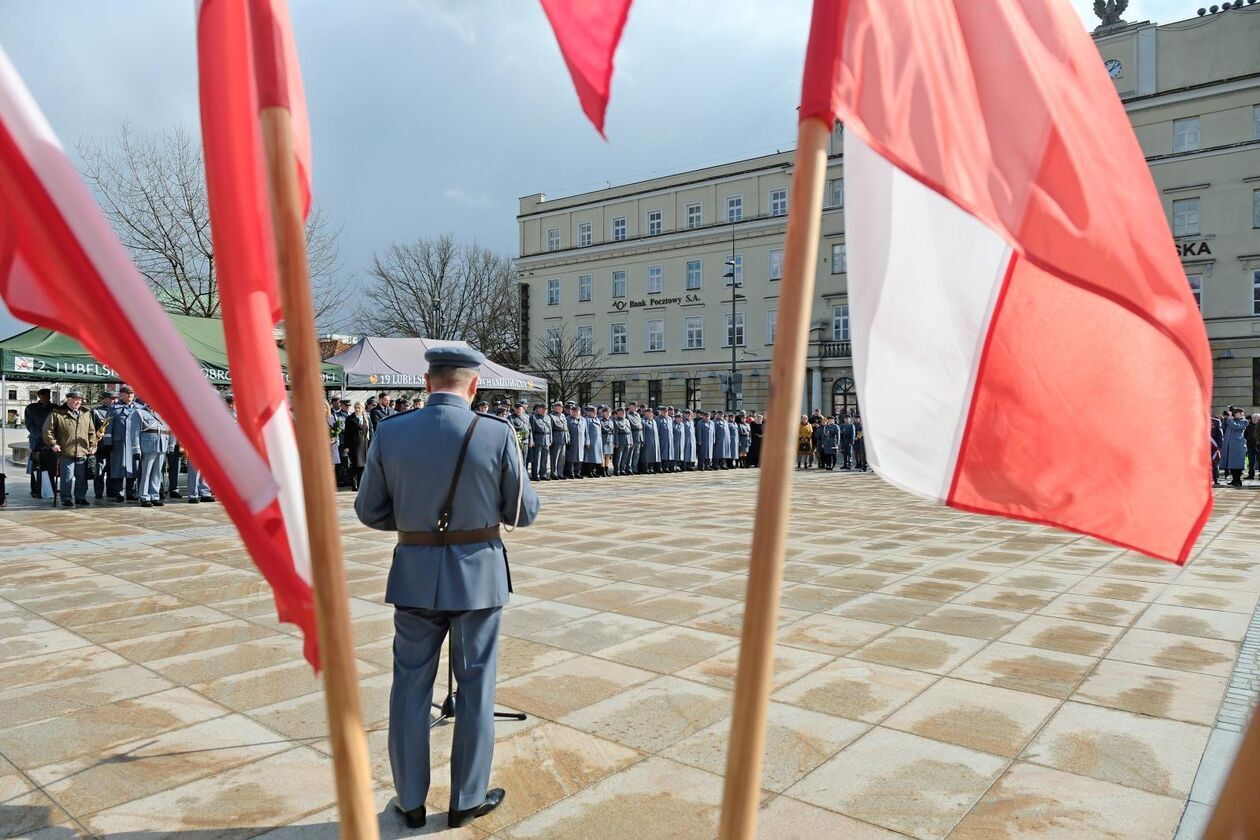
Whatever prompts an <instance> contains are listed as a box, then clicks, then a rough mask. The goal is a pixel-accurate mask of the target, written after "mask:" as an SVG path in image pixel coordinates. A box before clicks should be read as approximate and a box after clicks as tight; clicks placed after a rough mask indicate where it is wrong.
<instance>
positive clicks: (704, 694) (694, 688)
mask: <svg viewBox="0 0 1260 840" xmlns="http://www.w3.org/2000/svg"><path fill="white" fill-rule="evenodd" d="M730 707H731V693H730V692H729V691H722V690H721V689H717V688H712V687H710V686H706V685H701V684H699V683H695V682H691V681H690V680H681V679H678V678H676V677H658V678H657V679H655V680H653V681H651V682H649V683H646V684H644V685H640V686H636V687H634V688H629V689H626V690H625V691H623V692H621V693H620V694H618V695H616V696H614V697H610V698H609V699H607V700H603V701H601V702H599V703H596V704H594V705H591V706H587V707H586V708H583V709H579V710H578V711H576V712H572V713H570V714H567V715H565V716H564V717H563V718H561V719H560V722H561V723H563V724H565V725H566V726H571V727H574V728H575V729H581V730H582V731H583V732H590V733H591V734H593V735H598V736H600V737H601V738H607V739H609V740H611V741H616V742H617V743H619V744H624V745H626V746H628V747H632V748H633V749H636V750H640V751H642V752H659V751H660V750H662V749H664V748H665V747H667V746H669V745H670V744H672V743H674V742H675V741H679V740H681V739H683V738H686V737H687V736H688V735H692V734H694V733H696V732H699V731H700V730H701V729H703V728H705V727H706V726H709V725H710V724H712V723H714V722H716V721H717V720H719V719H721V718H722V717H723V716H725V715H728V714H730Z"/></svg>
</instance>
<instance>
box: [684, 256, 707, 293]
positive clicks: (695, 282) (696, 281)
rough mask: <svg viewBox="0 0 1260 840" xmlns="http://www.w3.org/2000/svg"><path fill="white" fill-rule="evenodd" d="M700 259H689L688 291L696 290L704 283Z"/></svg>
mask: <svg viewBox="0 0 1260 840" xmlns="http://www.w3.org/2000/svg"><path fill="white" fill-rule="evenodd" d="M701 265H702V264H701V262H700V260H687V291H689V292H694V291H696V290H697V289H699V288H700V287H701V286H702V285H704V277H703V274H702V273H701Z"/></svg>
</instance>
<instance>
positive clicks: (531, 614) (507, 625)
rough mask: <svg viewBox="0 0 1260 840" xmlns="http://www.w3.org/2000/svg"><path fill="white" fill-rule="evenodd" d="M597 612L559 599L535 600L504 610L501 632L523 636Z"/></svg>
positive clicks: (507, 634)
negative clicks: (563, 602)
mask: <svg viewBox="0 0 1260 840" xmlns="http://www.w3.org/2000/svg"><path fill="white" fill-rule="evenodd" d="M595 614H596V613H595V610H590V609H587V608H585V607H578V606H574V605H573V604H562V603H560V602H559V601H534V602H532V603H528V604H521V605H520V606H515V607H509V608H508V609H506V610H504V611H503V623H502V627H501V628H500V632H501V633H502V634H503V635H505V636H519V637H522V638H523V637H525V636H528V635H529V634H530V633H537V632H539V631H541V630H546V629H547V628H549V627H557V626H559V625H561V624H567V623H568V622H570V621H576V620H578V619H579V618H586V617H588V616H592V615H595Z"/></svg>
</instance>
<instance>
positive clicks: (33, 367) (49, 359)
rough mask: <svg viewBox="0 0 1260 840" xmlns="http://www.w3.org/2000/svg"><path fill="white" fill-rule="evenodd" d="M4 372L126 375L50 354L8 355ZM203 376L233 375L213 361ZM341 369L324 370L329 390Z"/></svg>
mask: <svg viewBox="0 0 1260 840" xmlns="http://www.w3.org/2000/svg"><path fill="white" fill-rule="evenodd" d="M3 355H4V364H3V371H4V373H5V375H6V376H9V377H12V378H22V379H37V380H40V381H44V382H121V381H123V378H122V376H120V375H119V373H118V371H116V370H114V369H113V368H112V367H110V366H109V365H104V364H101V363H100V362H98V361H95V360H94V359H85V358H84V357H83V356H79V355H75V356H59V355H54V354H49V353H38V354H32V353H26V354H19V353H10V352H9V351H5V352H4V354H3ZM199 364H200V365H201V373H202V375H204V376H205V377H206V379H208V380H209V381H210V383H211V384H213V385H230V384H231V383H232V375H231V373H230V372H229V371H228V369H227V368H225V367H222V366H221V365H216V364H214V363H212V362H205V361H202V362H199ZM340 373H341V371H340V369H333V370H329V369H325V370H324V371H322V374H323V379H324V387H325V388H337V387H340V386H341V375H340ZM284 381H285V384H286V385H287V384H288V383H289V372H288V371H287V370H286V371H284Z"/></svg>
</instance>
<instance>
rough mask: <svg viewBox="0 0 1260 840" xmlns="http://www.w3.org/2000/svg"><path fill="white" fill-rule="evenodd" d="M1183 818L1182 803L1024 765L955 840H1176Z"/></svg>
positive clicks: (1006, 777)
mask: <svg viewBox="0 0 1260 840" xmlns="http://www.w3.org/2000/svg"><path fill="white" fill-rule="evenodd" d="M1180 817H1181V802H1180V801H1179V800H1177V799H1173V798H1171V797H1167V796H1157V795H1155V794H1152V793H1146V792H1145V791H1140V790H1135V789H1134V788H1130V787H1124V786H1122V785H1113V784H1110V783H1108V782H1100V781H1098V780H1096V779H1090V778H1087V777H1085V776H1077V775H1075V774H1073V773H1064V772H1062V771H1060V770H1053V769H1051V768H1048V767H1038V766H1037V765H1035V764H1025V763H1022V762H1021V763H1017V764H1014V765H1012V766H1011V768H1010V769H1009V770H1008V771H1007V772H1006V773H1005V775H1003V776H1002V778H1000V779H998V781H997V783H996V784H994V785H993V787H992V788H991V789H990V790H989V792H988V793H986V794H985V795H984V798H983V799H981V800H980V802H979V803H977V804H976V806H975V807H974V808H972V809H971V811H970V813H968V814H967V816H966V817H964V818H963V820H962V822H961V823H959V824H958V827H957V828H956V829H954V831H953V832H952V833H951V834H950V838H951V840H953V838H958V840H993V838H998V837H1001V838H1006V837H1010V838H1014V837H1037V838H1044V839H1045V840H1081V838H1085V837H1116V838H1121V837H1125V838H1127V837H1134V838H1136V837H1143V838H1145V837H1172V835H1173V832H1174V831H1176V829H1177V821H1178V819H1179V818H1180Z"/></svg>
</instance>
